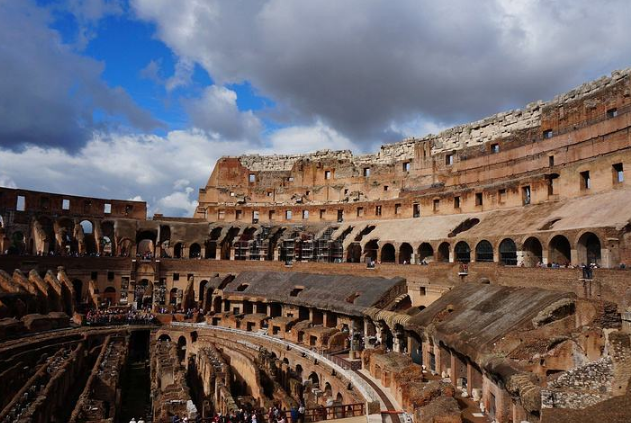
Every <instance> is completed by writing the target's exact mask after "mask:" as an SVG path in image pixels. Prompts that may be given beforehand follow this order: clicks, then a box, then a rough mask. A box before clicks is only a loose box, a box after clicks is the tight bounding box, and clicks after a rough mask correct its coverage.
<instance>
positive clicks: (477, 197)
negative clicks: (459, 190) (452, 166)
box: [475, 192, 484, 206]
mask: <svg viewBox="0 0 631 423" xmlns="http://www.w3.org/2000/svg"><path fill="white" fill-rule="evenodd" d="M483 201H484V200H483V197H482V193H481V192H476V193H475V205H476V206H481V205H482V202H483Z"/></svg>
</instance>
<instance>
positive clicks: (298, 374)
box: [296, 364, 303, 382]
mask: <svg viewBox="0 0 631 423" xmlns="http://www.w3.org/2000/svg"><path fill="white" fill-rule="evenodd" d="M302 372H303V370H302V366H301V365H300V364H296V377H297V378H298V380H299V381H301V382H302Z"/></svg>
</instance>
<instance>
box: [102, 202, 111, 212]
mask: <svg viewBox="0 0 631 423" xmlns="http://www.w3.org/2000/svg"><path fill="white" fill-rule="evenodd" d="M103 213H105V214H110V213H112V205H111V204H110V203H105V205H104V206H103Z"/></svg>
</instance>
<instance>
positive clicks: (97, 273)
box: [90, 272, 99, 281]
mask: <svg viewBox="0 0 631 423" xmlns="http://www.w3.org/2000/svg"><path fill="white" fill-rule="evenodd" d="M98 277H99V272H92V273H90V279H92V280H93V281H95V280H97V279H98Z"/></svg>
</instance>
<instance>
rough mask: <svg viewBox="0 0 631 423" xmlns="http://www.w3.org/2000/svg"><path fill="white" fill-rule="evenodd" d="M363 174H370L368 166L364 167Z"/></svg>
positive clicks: (366, 175)
mask: <svg viewBox="0 0 631 423" xmlns="http://www.w3.org/2000/svg"><path fill="white" fill-rule="evenodd" d="M364 176H365V177H366V178H367V177H369V176H370V168H369V167H365V168H364Z"/></svg>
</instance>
